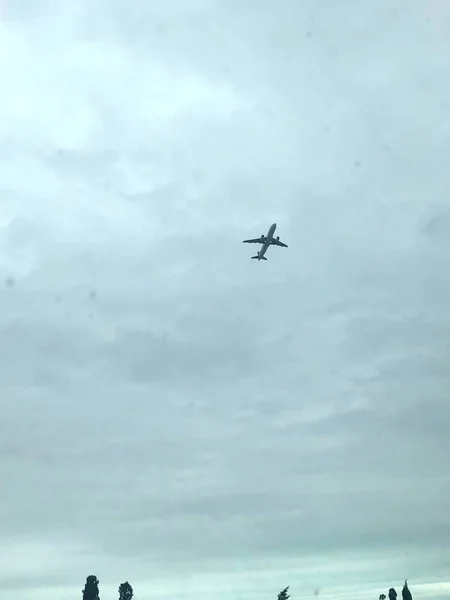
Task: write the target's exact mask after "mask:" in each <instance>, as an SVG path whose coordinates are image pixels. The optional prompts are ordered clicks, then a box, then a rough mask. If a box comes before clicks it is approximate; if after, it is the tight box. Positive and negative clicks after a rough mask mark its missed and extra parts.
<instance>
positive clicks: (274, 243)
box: [271, 239, 288, 248]
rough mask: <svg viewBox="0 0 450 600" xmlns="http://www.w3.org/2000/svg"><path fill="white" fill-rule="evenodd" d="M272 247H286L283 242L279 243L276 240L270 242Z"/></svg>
mask: <svg viewBox="0 0 450 600" xmlns="http://www.w3.org/2000/svg"><path fill="white" fill-rule="evenodd" d="M271 243H272V244H273V245H274V246H281V247H282V248H287V247H288V245H287V244H284V243H283V242H280V240H278V239H273V240H272V242H271Z"/></svg>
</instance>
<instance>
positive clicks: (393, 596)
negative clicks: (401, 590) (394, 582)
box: [389, 588, 397, 600]
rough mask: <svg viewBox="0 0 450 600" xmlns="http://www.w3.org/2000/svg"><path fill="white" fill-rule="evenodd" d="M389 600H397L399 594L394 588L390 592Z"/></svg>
mask: <svg viewBox="0 0 450 600" xmlns="http://www.w3.org/2000/svg"><path fill="white" fill-rule="evenodd" d="M389 600H397V592H396V591H395V590H394V588H391V589H390V590H389Z"/></svg>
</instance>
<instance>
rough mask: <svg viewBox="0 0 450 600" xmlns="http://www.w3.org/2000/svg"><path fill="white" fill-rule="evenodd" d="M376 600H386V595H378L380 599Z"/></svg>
mask: <svg viewBox="0 0 450 600" xmlns="http://www.w3.org/2000/svg"><path fill="white" fill-rule="evenodd" d="M378 600H386V594H380V597H379V599H378Z"/></svg>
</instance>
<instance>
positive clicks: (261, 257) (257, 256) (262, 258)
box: [252, 254, 267, 260]
mask: <svg viewBox="0 0 450 600" xmlns="http://www.w3.org/2000/svg"><path fill="white" fill-rule="evenodd" d="M252 258H257V259H258V260H267V258H266V257H265V256H259V255H258V254H257V255H256V256H252Z"/></svg>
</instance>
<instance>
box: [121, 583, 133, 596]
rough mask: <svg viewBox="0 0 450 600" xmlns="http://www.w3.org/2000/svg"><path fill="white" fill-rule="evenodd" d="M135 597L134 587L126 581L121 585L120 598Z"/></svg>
mask: <svg viewBox="0 0 450 600" xmlns="http://www.w3.org/2000/svg"><path fill="white" fill-rule="evenodd" d="M132 597H133V588H132V587H131V585H130V584H129V583H128V581H125V583H121V584H120V585H119V600H131V599H132Z"/></svg>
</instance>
